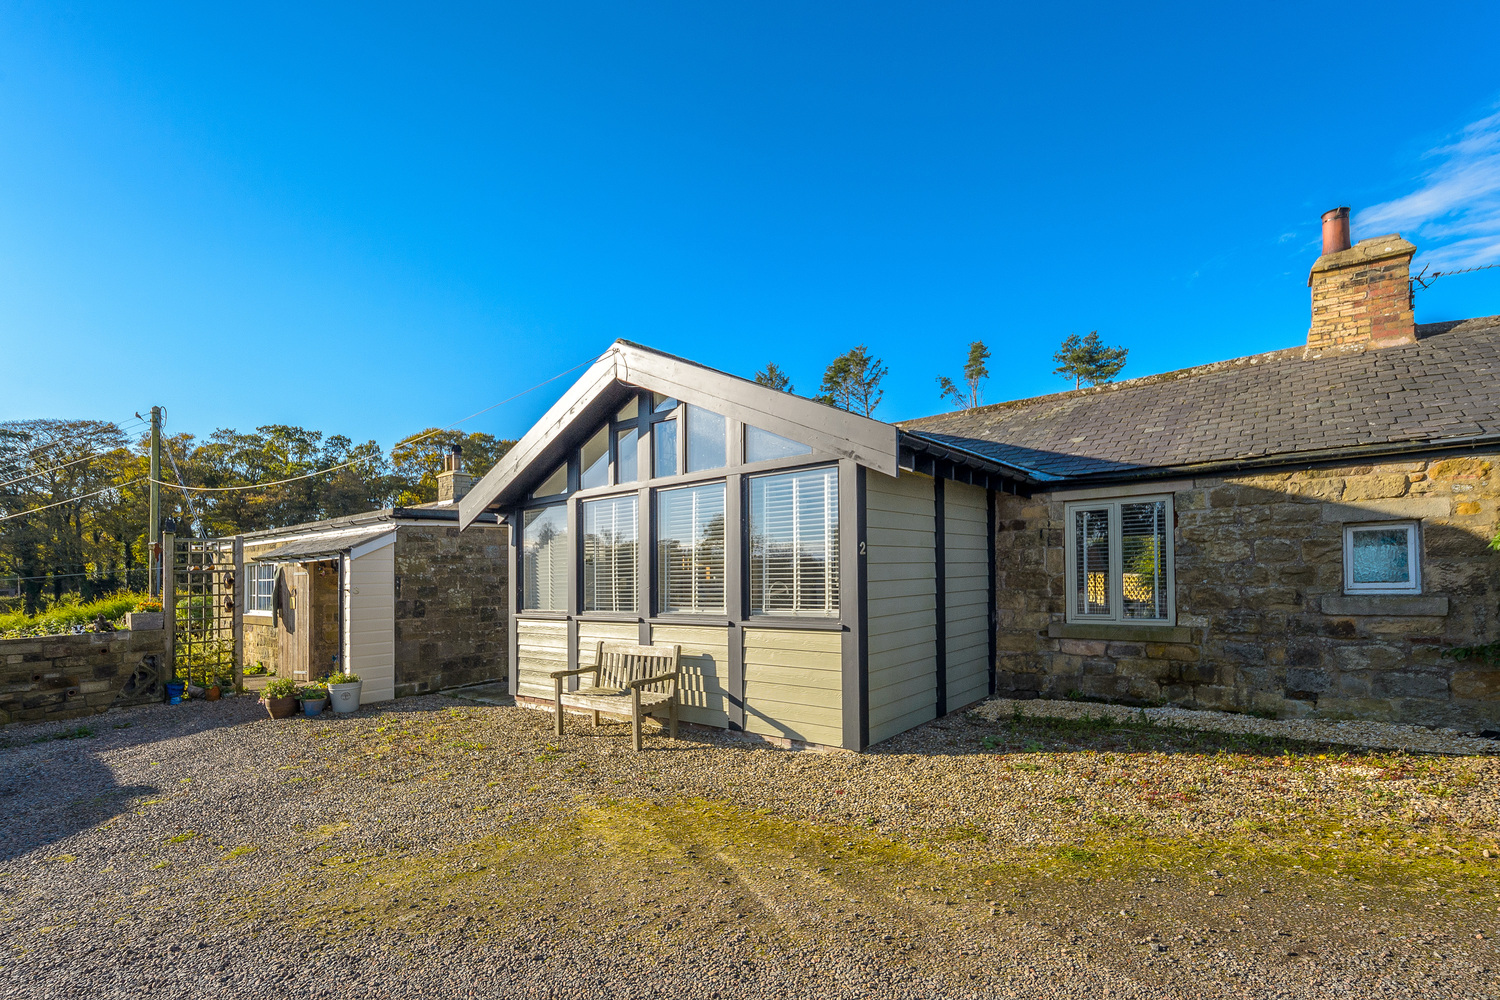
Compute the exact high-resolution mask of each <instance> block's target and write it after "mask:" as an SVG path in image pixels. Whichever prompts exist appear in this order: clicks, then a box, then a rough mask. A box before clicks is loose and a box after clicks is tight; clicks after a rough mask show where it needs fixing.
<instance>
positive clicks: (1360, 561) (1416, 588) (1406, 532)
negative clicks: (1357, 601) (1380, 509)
mask: <svg viewBox="0 0 1500 1000" xmlns="http://www.w3.org/2000/svg"><path fill="white" fill-rule="evenodd" d="M1421 592H1422V549H1421V543H1420V541H1419V540H1418V537H1417V522H1415V521H1393V522H1386V523H1381V524H1346V525H1344V593H1346V594H1420V593H1421Z"/></svg>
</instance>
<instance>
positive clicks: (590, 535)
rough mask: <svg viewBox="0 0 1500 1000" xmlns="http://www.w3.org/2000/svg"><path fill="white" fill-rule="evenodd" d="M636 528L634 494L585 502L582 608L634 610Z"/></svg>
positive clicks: (637, 525) (637, 527)
mask: <svg viewBox="0 0 1500 1000" xmlns="http://www.w3.org/2000/svg"><path fill="white" fill-rule="evenodd" d="M639 528H640V521H639V519H638V518H637V517H636V498H635V497H633V496H628V497H610V498H609V499H607V500H590V501H587V502H586V503H584V505H583V610H585V611H634V610H635V583H636V549H637V545H636V539H637V537H638V535H639Z"/></svg>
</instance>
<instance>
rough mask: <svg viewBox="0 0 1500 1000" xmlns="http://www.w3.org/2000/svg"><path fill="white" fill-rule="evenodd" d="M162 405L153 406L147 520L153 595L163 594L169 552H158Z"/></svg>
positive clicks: (150, 585)
mask: <svg viewBox="0 0 1500 1000" xmlns="http://www.w3.org/2000/svg"><path fill="white" fill-rule="evenodd" d="M160 482H161V407H160V406H153V407H151V518H150V520H149V521H147V522H146V523H147V528H146V551H147V552H148V553H150V567H151V568H150V573H149V575H148V578H147V582H146V587H147V589H148V592H149V593H150V594H151V596H152V597H160V596H161V568H162V564H163V560H164V559H165V558H167V553H165V552H161V553H158V551H157V547H158V546H159V545H161V487H160V486H158V485H157V484H158V483H160Z"/></svg>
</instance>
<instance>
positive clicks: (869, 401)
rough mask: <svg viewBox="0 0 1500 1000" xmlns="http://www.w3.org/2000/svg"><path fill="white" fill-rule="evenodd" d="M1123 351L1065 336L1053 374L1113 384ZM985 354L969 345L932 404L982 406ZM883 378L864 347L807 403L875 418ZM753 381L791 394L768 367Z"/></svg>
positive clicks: (828, 375)
mask: <svg viewBox="0 0 1500 1000" xmlns="http://www.w3.org/2000/svg"><path fill="white" fill-rule="evenodd" d="M1129 353H1130V349H1129V348H1125V347H1106V346H1105V345H1104V343H1103V341H1101V340H1100V339H1099V331H1098V330H1091V331H1090V332H1089V333H1088V335H1087V336H1084V337H1079V336H1078V335H1077V334H1076V333H1074V334H1069V335H1068V338H1067V339H1066V340H1064V341H1063V342H1062V345H1061V346H1060V347H1059V348H1058V350H1057V353H1056V354H1054V355H1053V356H1052V359H1053V360H1054V361H1056V362H1057V363H1058V364H1057V367H1056V368H1055V369H1053V372H1054V373H1055V374H1057V375H1061V376H1063V377H1064V378H1071V379H1072V380H1073V388H1074V389H1079V388H1082V387H1083V383H1085V382H1087V383H1088V384H1089V385H1090V386H1097V385H1103V384H1105V383H1107V382H1111V381H1113V380H1114V378H1115V376H1116V375H1119V374H1120V372H1121V371H1123V370H1124V368H1125V358H1126V355H1128V354H1129ZM989 360H990V349H989V347H987V346H986V345H985V343H984V342H983V341H981V340H976V341H974V342H973V343H971V344H970V345H969V355H968V358H967V359H966V360H965V361H964V369H963V377H962V378H961V379H960V380H959V381H954V380H953V379H950V378H949V377H948V376H946V375H939V376H937V385H938V398H939V399H942V400H947V401H951V402H952V403H953V404H954V405H956V406H957V407H959V408H960V409H964V410H972V409H976V408H978V407H980V406H983V405H984V382H985V380H986V379H988V378H989V377H990V369H989ZM885 376H886V366H885V364H884V363H883V362H882V361H881V360H880V359H879V358H877V357H874V356H872V355H871V354H870V351H869V348H867V347H866V346H865V345H864V344H860V345H859V346H858V347H855V348H854V349H852V350H850V351H846V352H845V353H843V354H840V355H839V356H838V357H836V358H834V359H833V361H832V362H831V363H830V364H829V365H828V367H827V368H826V369H824V371H823V381H822V383H821V384H820V385H819V387H818V388H819V392H818V394H817V395H815V396H813V397H811V398H812V399H815V400H817V401H818V402H820V403H826V404H828V405H829V406H837V407H839V408H841V409H845V410H850V411H852V412H854V413H862V414H864V415H865V416H867V417H870V416H874V415H875V408H876V407H877V406H879V405H880V401H881V399H883V398H884V396H885V390H883V389H882V388H881V387H880V383H881V381H882V380H883V379H884V378H885ZM755 381H756V382H758V383H759V384H761V385H764V386H768V387H769V388H772V389H776V390H779V391H781V392H795V391H796V389H795V387H794V386H793V385H792V380H791V377H790V376H789V375H787V373H786V371H785V370H783V369H782V368H781V367H780V366H779V365H777V364H776V363H775V362H771V363H770V364H768V365H766V367H764V368H762V369H761V370H760V371H758V372H756V373H755Z"/></svg>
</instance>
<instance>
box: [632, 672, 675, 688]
mask: <svg viewBox="0 0 1500 1000" xmlns="http://www.w3.org/2000/svg"><path fill="white" fill-rule="evenodd" d="M681 673H682V671H680V670H674V671H672V672H671V673H668V674H655V675H653V676H651V677H642V678H641V679H640V680H638V681H631V682H629V683H628V684H626V685H625V687H626V688H627V689H630V690H634V689H635V688H642V687H645V686H646V685H647V684H658V683H660V682H662V681H675V680H677V679H678V677H679V675H680V674H681Z"/></svg>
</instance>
